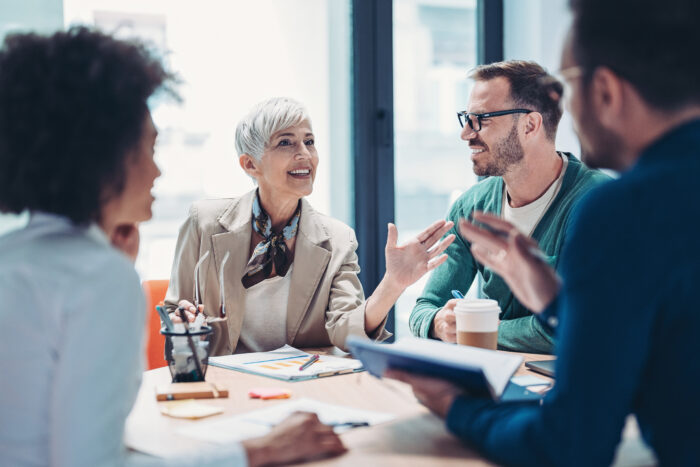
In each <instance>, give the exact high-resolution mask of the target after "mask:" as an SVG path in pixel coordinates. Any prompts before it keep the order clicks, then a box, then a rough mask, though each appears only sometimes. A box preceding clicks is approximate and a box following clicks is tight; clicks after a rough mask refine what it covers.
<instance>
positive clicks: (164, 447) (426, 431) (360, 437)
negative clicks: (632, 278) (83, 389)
mask: <svg viewBox="0 0 700 467" xmlns="http://www.w3.org/2000/svg"><path fill="white" fill-rule="evenodd" d="M304 350H306V351H307V352H309V353H324V354H335V355H344V354H342V352H340V351H339V350H338V349H335V348H333V349H328V348H324V349H304ZM519 355H521V356H522V357H523V363H524V362H526V361H529V360H545V359H548V358H551V357H549V356H546V355H537V354H519ZM516 374H517V375H535V373H533V372H531V371H530V370H528V369H527V368H525V366H524V365H521V367H520V369H519V370H518V371H517V373H516ZM537 376H540V377H542V378H546V379H548V380H551V379H550V378H547V377H545V376H542V375H537ZM206 379H207V381H210V382H213V383H216V384H217V385H219V386H224V387H226V388H228V390H229V396H228V398H220V399H205V400H201V402H203V403H206V404H210V405H214V406H218V407H222V408H223V409H224V413H223V414H220V415H216V416H214V417H209V418H204V419H200V420H186V419H176V418H171V417H167V416H164V415H161V413H160V410H159V406H158V405H159V404H161V402H157V401H156V398H155V387H156V386H157V385H163V384H167V383H169V382H170V373H169V370H168V368H167V367H163V368H158V369H155V370H151V371H147V372H145V373H144V375H143V383H142V385H141V388H140V391H139V394H138V398H137V401H136V403H135V405H134V408H133V410H132V412H131V414H130V415H129V418H128V419H127V425H126V431H125V442H126V444H127V446H128V447H129V448H131V449H134V450H136V451H141V452H144V453H146V454H150V455H156V456H177V455H178V454H179V453H191V452H192V450H193V449H216V444H214V443H207V442H202V441H200V440H197V441H196V442H193V441H192V439H190V438H188V437H187V436H186V435H184V434H183V432H187V431H189V430H190V429H191V430H197V424H199V423H203V422H205V421H207V420H212V419H214V418H217V417H230V416H233V415H237V414H241V413H244V412H248V411H251V410H256V409H261V408H265V407H270V406H271V405H273V404H280V403H284V402H286V401H289V400H292V399H294V398H300V397H305V398H311V399H315V400H317V401H321V402H327V403H332V404H337V405H343V406H347V407H354V408H358V409H366V410H373V411H377V412H383V413H391V414H393V415H394V416H395V418H394V419H393V420H392V421H389V422H386V423H383V424H379V425H374V426H370V427H361V428H354V429H352V430H350V431H347V432H345V433H343V434H342V435H341V437H342V440H343V442H344V444H345V446H346V447H347V448H348V452H347V453H345V454H343V455H341V456H338V457H333V458H327V459H322V460H318V461H314V462H311V463H309V464H307V465H312V466H321V465H323V466H348V467H349V466H352V467H356V466H358V465H365V466H375V465H381V466H400V467H406V466H423V465H425V466H453V465H460V466H464V465H470V466H486V465H494V464H492V463H490V462H488V461H486V460H484V459H483V458H482V457H481V456H480V455H479V454H478V453H477V452H475V451H474V450H472V449H470V448H468V447H466V446H465V445H463V444H462V443H460V442H459V440H457V439H456V438H455V437H454V436H452V435H451V434H450V433H449V432H448V431H447V429H446V428H445V424H444V421H443V420H441V419H439V418H438V417H436V416H435V415H433V414H432V413H430V412H429V411H428V410H427V409H426V408H425V407H423V406H422V405H421V404H419V403H418V402H417V400H416V398H415V397H414V396H413V393H412V391H411V389H410V387H409V386H408V385H406V384H403V383H401V382H399V381H395V380H390V379H378V378H375V377H374V376H372V375H370V374H369V373H368V372H359V373H351V374H346V375H338V376H332V377H327V378H319V379H314V380H308V381H300V382H284V381H278V380H274V379H270V378H266V377H263V376H258V375H252V374H247V373H241V372H237V371H232V370H227V369H222V368H217V367H213V366H209V368H208V369H207V373H206ZM254 387H279V388H284V389H288V390H290V391H291V392H292V399H286V400H264V401H263V400H260V399H251V398H249V396H248V390H249V389H251V388H254ZM653 462H654V461H653V457H650V454H649V451H648V450H647V449H646V448H645V447H644V445H643V444H642V443H641V441H640V439H639V435H638V431H637V430H636V423H634V421H633V420H628V424H627V426H626V428H625V432H624V436H623V442H622V443H621V446H620V447H619V448H618V453H617V456H616V464H615V465H621V466H622V465H624V466H627V465H630V466H631V465H634V466H639V465H653Z"/></svg>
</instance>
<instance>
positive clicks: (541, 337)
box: [409, 61, 608, 353]
mask: <svg viewBox="0 0 700 467" xmlns="http://www.w3.org/2000/svg"><path fill="white" fill-rule="evenodd" d="M470 77H471V78H472V79H474V81H475V83H474V87H473V90H472V93H471V96H470V100H469V110H465V111H463V112H458V113H457V116H458V118H459V123H460V124H461V126H462V133H461V137H462V139H463V140H465V141H467V142H468V144H469V148H470V149H471V159H472V162H473V168H474V172H475V173H476V174H477V175H479V176H484V177H489V178H487V179H485V180H483V181H481V182H480V183H478V184H477V185H476V186H474V187H473V188H471V189H470V190H468V191H467V192H466V193H464V194H463V195H462V196H461V197H460V198H459V199H458V200H457V201H456V202H455V203H454V205H453V206H452V207H451V209H450V212H449V215H448V217H449V219H451V220H453V221H454V222H455V226H457V225H458V221H459V219H462V218H468V217H469V216H470V214H471V213H472V212H473V211H485V212H490V213H493V214H494V215H496V216H500V217H502V218H503V219H505V220H507V221H509V222H512V223H513V224H515V225H516V226H517V227H518V229H519V230H520V232H522V233H523V234H524V235H526V236H528V237H531V238H532V239H533V240H534V241H536V242H537V243H538V244H539V247H540V248H541V249H542V250H543V252H544V253H545V255H546V256H547V261H548V262H549V264H551V265H552V266H554V267H555V268H556V267H558V265H559V255H560V252H561V249H562V246H563V245H564V243H565V241H566V235H565V233H566V228H567V226H568V224H569V220H570V219H571V213H572V208H573V206H574V205H575V203H576V201H577V200H578V199H579V198H580V197H581V196H583V195H584V194H585V193H586V192H588V190H590V189H591V188H592V187H594V186H596V185H597V184H599V183H600V182H602V181H604V180H607V179H608V177H607V176H606V175H604V174H602V173H600V172H598V171H595V170H590V169H588V168H587V167H586V166H585V165H584V164H582V163H581V162H580V161H579V160H578V159H576V158H575V157H574V156H573V155H571V154H569V153H561V152H557V150H556V149H555V143H554V140H555V138H556V133H557V125H558V124H559V120H560V119H561V115H562V109H561V106H560V98H561V94H562V84H561V83H560V82H559V81H557V80H556V79H554V78H553V77H552V76H551V75H549V74H547V72H546V71H545V70H544V69H543V68H542V67H541V66H539V65H538V64H536V63H534V62H526V61H506V62H499V63H492V64H489V65H483V66H479V67H477V68H476V69H475V70H474V71H473V72H472V73H471V75H470ZM454 233H457V232H456V230H455V232H454ZM447 254H448V260H447V262H446V263H445V264H443V265H442V266H441V267H440V268H438V269H436V270H435V271H434V272H433V274H432V276H431V277H430V280H429V282H428V284H427V286H426V288H425V290H424V291H423V294H422V296H421V297H420V298H419V299H418V301H417V302H416V305H415V307H414V309H413V311H412V313H411V317H410V320H409V324H410V327H411V330H412V332H413V333H414V334H415V335H417V336H419V337H431V338H436V339H441V340H443V341H446V342H455V341H456V329H455V315H454V307H455V305H456V303H457V300H455V299H452V291H453V290H460V291H463V292H466V291H467V289H469V287H470V286H471V284H472V282H473V280H474V278H475V277H476V276H477V274H481V277H482V279H483V280H482V288H481V292H482V293H483V295H484V296H486V297H488V298H492V299H494V300H497V301H498V304H499V305H500V307H501V324H500V326H499V330H498V347H499V348H500V349H503V350H513V351H520V352H537V353H552V352H553V346H554V339H553V333H552V331H551V330H549V328H547V327H546V326H544V325H543V324H542V323H540V321H539V320H538V319H537V318H536V317H535V316H534V315H533V314H532V312H531V311H530V310H529V309H528V308H527V307H526V306H524V305H523V304H522V303H521V302H520V301H519V300H517V299H516V298H514V297H513V294H512V292H511V291H510V288H509V287H508V285H507V284H506V283H505V282H504V281H503V279H502V278H501V277H500V276H499V275H498V274H496V273H494V271H493V270H492V269H490V268H488V267H483V266H482V265H481V264H479V263H477V261H476V260H475V259H474V257H473V256H472V254H471V252H470V250H469V243H468V242H467V241H465V240H464V239H463V238H462V237H460V236H459V235H457V239H456V240H455V241H454V242H453V244H452V245H451V246H450V247H448V249H447Z"/></svg>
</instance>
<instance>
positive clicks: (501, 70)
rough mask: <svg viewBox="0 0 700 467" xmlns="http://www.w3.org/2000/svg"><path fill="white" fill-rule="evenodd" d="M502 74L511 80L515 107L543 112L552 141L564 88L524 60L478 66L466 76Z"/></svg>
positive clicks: (479, 78) (489, 77)
mask: <svg viewBox="0 0 700 467" xmlns="http://www.w3.org/2000/svg"><path fill="white" fill-rule="evenodd" d="M501 77H503V78H506V79H507V80H508V82H509V83H510V97H511V99H513V102H514V104H515V105H516V106H518V107H524V108H527V109H530V110H534V111H536V112H539V113H540V114H542V122H543V125H544V130H545V133H546V134H547V138H549V139H550V140H552V141H554V138H555V137H556V135H557V126H558V125H559V120H561V114H562V109H561V106H560V104H559V103H560V101H561V96H562V93H563V91H564V88H563V87H562V84H561V83H560V82H559V81H557V80H556V78H554V77H553V76H551V75H550V74H549V73H547V71H546V70H545V69H544V68H542V67H541V66H540V65H538V64H537V63H535V62H529V61H525V60H508V61H505V62H494V63H489V64H488V65H479V66H478V67H476V68H474V69H473V70H472V71H471V72H470V73H469V78H471V79H473V80H475V81H489V80H492V79H494V78H501ZM494 110H505V109H494Z"/></svg>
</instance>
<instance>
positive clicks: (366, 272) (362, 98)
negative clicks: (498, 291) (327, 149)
mask: <svg viewBox="0 0 700 467" xmlns="http://www.w3.org/2000/svg"><path fill="white" fill-rule="evenodd" d="M392 6H393V5H392V0H354V1H353V5H352V24H353V32H352V36H353V104H354V105H353V132H354V137H353V141H354V156H353V161H354V164H355V167H354V169H355V232H356V234H357V240H358V242H359V248H358V250H357V252H358V257H359V262H360V267H361V268H362V272H361V274H360V280H361V282H362V286H363V288H364V289H365V294H366V295H369V294H371V293H372V292H373V291H374V289H375V288H376V287H377V285H378V284H379V282H380V281H381V279H382V277H383V275H384V271H385V269H386V264H385V258H384V245H385V243H386V232H387V230H386V225H387V223H388V222H392V221H393V220H394V119H393V110H394V90H393V89H394V78H393V41H392V36H393V28H392V25H393V17H392ZM387 329H388V330H389V331H391V332H393V331H394V310H393V309H392V310H391V312H390V313H389V317H388V320H387Z"/></svg>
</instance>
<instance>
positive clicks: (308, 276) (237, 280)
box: [165, 191, 391, 355]
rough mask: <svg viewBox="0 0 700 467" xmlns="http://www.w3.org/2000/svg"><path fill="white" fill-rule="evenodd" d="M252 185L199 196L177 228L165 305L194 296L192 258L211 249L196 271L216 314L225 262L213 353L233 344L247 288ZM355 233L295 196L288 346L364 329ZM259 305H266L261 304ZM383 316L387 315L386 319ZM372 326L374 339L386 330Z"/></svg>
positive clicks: (336, 339)
mask: <svg viewBox="0 0 700 467" xmlns="http://www.w3.org/2000/svg"><path fill="white" fill-rule="evenodd" d="M254 196H255V191H251V192H249V193H247V194H245V195H244V196H242V197H240V198H233V199H218V200H205V201H199V202H196V203H194V204H193V205H192V207H191V208H190V214H189V217H188V219H187V220H186V221H185V223H184V224H183V225H182V227H181V228H180V234H179V237H178V239H177V246H176V249H175V260H174V261H173V269H172V273H171V276H170V285H169V288H168V292H167V295H166V299H165V305H166V308H167V309H168V311H169V312H171V311H174V310H175V308H176V307H177V303H178V301H179V300H181V299H187V300H190V301H193V299H194V275H193V273H194V266H195V264H196V263H197V261H198V260H199V258H200V257H201V256H202V255H203V254H204V253H205V252H206V251H209V256H208V257H207V259H206V260H205V261H204V263H203V264H202V266H201V267H200V271H199V288H200V297H203V298H202V301H203V303H204V310H205V313H206V314H207V315H208V316H213V317H218V316H219V308H220V307H219V304H220V300H221V291H220V290H219V269H220V264H221V262H222V260H223V257H224V255H225V254H226V252H227V251H229V252H230V256H229V259H228V261H227V262H226V266H225V270H224V277H225V286H224V287H225V295H226V314H227V316H228V319H227V320H226V321H224V322H219V323H214V324H213V325H212V326H213V327H214V337H213V340H212V342H211V354H212V355H225V354H231V353H233V351H234V350H235V349H236V345H237V344H238V338H239V336H240V333H241V326H242V324H243V317H244V316H245V310H244V309H243V307H244V303H245V300H244V299H245V293H246V289H245V288H244V287H243V284H242V283H241V278H242V277H243V273H244V270H245V266H246V264H247V263H248V260H249V258H248V252H249V248H250V237H251V234H252V225H251V217H252V208H253V198H254ZM356 249H357V239H356V238H355V232H354V231H353V230H352V229H351V228H350V227H348V226H347V225H345V224H343V223H342V222H340V221H338V220H336V219H333V218H330V217H328V216H324V215H322V214H320V213H318V212H316V211H314V210H313V208H312V207H311V205H310V204H309V203H308V201H306V200H305V199H302V200H301V218H300V219H299V230H298V233H297V239H296V244H295V250H294V268H293V269H292V277H291V285H290V290H289V299H288V303H287V343H288V344H290V345H292V346H294V347H316V346H328V345H335V346H338V347H340V348H341V349H344V350H345V349H346V347H345V340H346V338H347V337H348V336H349V335H351V334H353V335H360V336H367V334H366V333H365V297H364V293H363V291H362V285H361V284H360V280H359V278H358V277H357V275H358V273H359V272H360V267H359V265H358V262H357V254H355V250H356ZM260 311H261V312H264V310H260ZM385 321H386V320H385ZM384 325H385V322H382V324H381V325H380V326H379V328H377V329H376V330H375V331H374V332H373V333H372V335H370V336H367V337H370V338H372V339H377V340H384V339H386V338H387V337H389V336H390V335H391V334H390V333H389V332H387V331H386V330H385V329H384Z"/></svg>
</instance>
